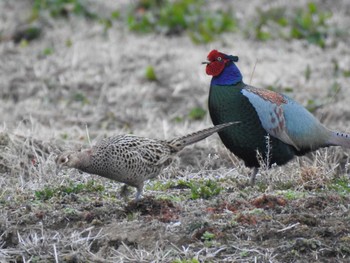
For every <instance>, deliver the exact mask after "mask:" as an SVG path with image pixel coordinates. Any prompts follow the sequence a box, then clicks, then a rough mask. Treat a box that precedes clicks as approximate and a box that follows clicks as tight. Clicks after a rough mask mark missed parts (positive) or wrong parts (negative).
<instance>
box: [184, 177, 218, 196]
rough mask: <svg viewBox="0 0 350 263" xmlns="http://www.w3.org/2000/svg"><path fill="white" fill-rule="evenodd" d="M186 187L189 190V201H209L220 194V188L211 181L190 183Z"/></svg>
mask: <svg viewBox="0 0 350 263" xmlns="http://www.w3.org/2000/svg"><path fill="white" fill-rule="evenodd" d="M188 186H189V187H190V189H191V199H199V198H203V199H209V198H211V197H213V196H216V195H218V194H220V192H221V190H222V187H221V186H220V185H219V184H218V183H217V182H216V181H213V180H205V181H198V182H197V181H190V182H189V184H188Z"/></svg>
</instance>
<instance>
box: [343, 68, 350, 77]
mask: <svg viewBox="0 0 350 263" xmlns="http://www.w3.org/2000/svg"><path fill="white" fill-rule="evenodd" d="M343 76H344V77H345V78H350V70H344V71H343Z"/></svg>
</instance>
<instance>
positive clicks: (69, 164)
mask: <svg viewBox="0 0 350 263" xmlns="http://www.w3.org/2000/svg"><path fill="white" fill-rule="evenodd" d="M90 156H91V150H90V149H89V150H84V151H78V152H74V151H67V152H64V153H62V154H61V155H59V156H58V157H57V158H56V165H57V169H59V170H60V169H62V168H64V167H66V168H77V169H81V168H84V167H86V166H87V165H88V163H89V159H90Z"/></svg>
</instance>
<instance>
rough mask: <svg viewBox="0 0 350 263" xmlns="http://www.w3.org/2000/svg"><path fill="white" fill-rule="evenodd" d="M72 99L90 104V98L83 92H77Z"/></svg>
mask: <svg viewBox="0 0 350 263" xmlns="http://www.w3.org/2000/svg"><path fill="white" fill-rule="evenodd" d="M71 101H76V102H81V103H82V104H83V105H85V104H89V103H90V101H89V99H88V98H87V97H86V96H85V94H83V93H81V92H76V93H74V94H73V95H72V97H71Z"/></svg>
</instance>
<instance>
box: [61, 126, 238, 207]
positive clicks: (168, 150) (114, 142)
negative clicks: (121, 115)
mask: <svg viewBox="0 0 350 263" xmlns="http://www.w3.org/2000/svg"><path fill="white" fill-rule="evenodd" d="M235 123H238V122H230V123H224V124H221V125H217V126H214V127H210V128H208V129H204V130H201V131H197V132H194V133H191V134H188V135H186V136H183V137H180V138H176V139H173V140H170V141H162V140H156V139H149V138H144V137H139V136H135V135H117V136H112V137H109V138H105V139H103V140H102V141H100V142H99V143H97V144H96V145H95V146H93V147H92V148H90V149H87V150H82V151H78V152H74V151H68V152H64V153H62V154H61V155H60V156H58V157H57V159H56V164H57V168H59V169H60V168H62V167H68V168H76V169H79V170H81V171H83V172H87V173H91V174H97V175H100V176H103V177H106V178H109V179H113V180H116V181H118V182H122V183H125V184H126V185H131V186H134V187H136V189H137V193H136V201H137V200H139V199H140V196H141V194H142V189H143V185H144V182H145V181H146V180H148V179H151V178H154V177H156V176H157V175H158V174H159V173H160V172H161V171H162V170H163V169H164V168H165V167H167V166H168V165H169V164H170V163H171V160H172V158H173V157H174V155H175V154H176V153H178V152H179V151H181V150H182V149H183V148H184V147H186V146H187V145H190V144H193V143H196V142H198V141H201V140H203V139H205V138H207V137H208V136H210V135H212V134H213V133H215V132H218V131H221V130H223V129H226V128H227V127H229V126H231V125H233V124H235Z"/></svg>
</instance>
